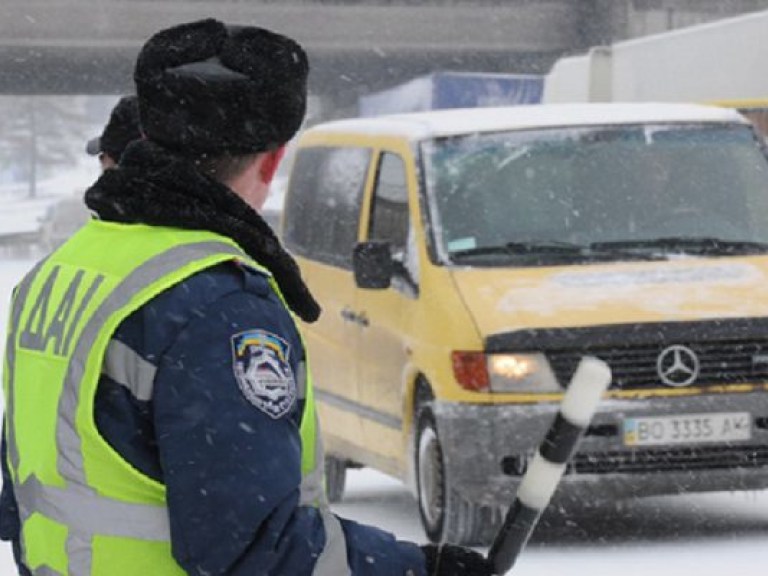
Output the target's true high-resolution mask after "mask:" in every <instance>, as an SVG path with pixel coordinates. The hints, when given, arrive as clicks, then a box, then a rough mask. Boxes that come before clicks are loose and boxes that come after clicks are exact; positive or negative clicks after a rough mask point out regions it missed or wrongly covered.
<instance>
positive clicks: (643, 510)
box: [0, 260, 768, 576]
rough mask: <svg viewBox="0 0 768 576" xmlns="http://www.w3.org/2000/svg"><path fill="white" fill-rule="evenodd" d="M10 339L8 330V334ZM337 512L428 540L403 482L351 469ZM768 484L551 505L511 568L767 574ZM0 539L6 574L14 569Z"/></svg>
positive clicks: (550, 574) (0, 315)
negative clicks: (572, 505) (575, 505)
mask: <svg viewBox="0 0 768 576" xmlns="http://www.w3.org/2000/svg"><path fill="white" fill-rule="evenodd" d="M30 265H31V263H30V262H24V261H21V262H12V261H1V260H0V303H1V304H0V337H2V335H3V333H4V329H5V323H6V320H7V308H6V304H7V302H8V297H9V294H10V290H11V286H12V285H13V284H14V283H15V282H16V280H17V279H18V277H19V276H20V275H21V274H22V273H23V272H24V271H26V270H27V269H28V268H29V267H30ZM2 341H4V338H3V340H2ZM335 511H336V512H337V513H338V514H339V515H341V516H344V517H346V518H351V519H354V520H357V521H360V522H363V523H368V524H375V525H377V526H379V527H381V528H384V529H386V530H389V531H391V532H394V533H395V534H397V535H398V537H400V538H402V539H408V540H414V541H417V542H423V540H424V536H423V534H422V531H421V528H420V526H419V522H418V512H417V510H416V506H415V503H414V501H413V499H412V497H411V496H410V494H409V493H408V492H407V491H406V489H405V488H404V487H403V486H402V484H400V483H399V482H398V481H396V480H393V479H391V478H388V477H387V476H384V475H381V474H378V473H376V472H373V471H370V470H353V471H351V472H350V473H349V477H348V488H347V492H346V495H345V498H344V500H343V501H342V502H341V503H340V504H338V505H336V506H335ZM767 567H768V491H763V492H750V493H738V494H723V493H718V494H706V495H695V496H684V497H668V498H655V499H646V500H638V501H635V502H632V503H629V504H625V505H622V506H618V505H610V506H600V507H597V506H582V507H580V508H579V509H568V510H550V511H548V512H547V513H546V514H545V515H544V517H543V518H542V522H541V524H540V525H539V527H538V528H537V530H536V532H535V533H534V535H533V538H532V539H531V542H530V543H529V545H528V547H527V548H526V550H524V552H523V554H522V555H521V557H520V559H519V560H518V562H517V564H516V566H515V567H514V569H513V571H512V574H514V575H515V576H723V575H725V574H727V575H729V576H758V575H760V576H762V575H763V574H765V573H766V570H768V568H767ZM15 573H16V572H15V570H14V565H13V562H12V560H11V554H10V547H9V546H7V545H0V576H11V575H13V574H15Z"/></svg>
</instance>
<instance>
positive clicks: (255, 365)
mask: <svg viewBox="0 0 768 576" xmlns="http://www.w3.org/2000/svg"><path fill="white" fill-rule="evenodd" d="M290 348H291V347H290V345H289V344H288V342H286V341H285V340H283V339H282V338H280V337H279V336H277V335H275V334H272V333H271V332H265V331H264V330H249V331H248V332H241V333H240V334H235V335H234V336H232V353H233V368H234V372H235V379H236V380H237V384H238V386H239V387H240V390H241V391H242V393H243V395H244V396H245V397H246V399H247V400H248V402H250V403H251V404H253V405H254V406H256V408H258V409H259V410H261V411H262V412H264V413H266V414H268V415H269V416H271V417H272V418H275V419H277V418H280V417H281V416H284V415H285V414H286V413H287V412H288V411H289V410H290V409H291V406H293V403H294V402H295V401H296V381H295V380H294V377H293V371H292V370H291V365H290V363H289V362H288V359H289V356H290Z"/></svg>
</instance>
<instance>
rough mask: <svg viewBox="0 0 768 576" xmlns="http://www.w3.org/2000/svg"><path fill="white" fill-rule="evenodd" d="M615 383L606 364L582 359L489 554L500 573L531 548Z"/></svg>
mask: <svg viewBox="0 0 768 576" xmlns="http://www.w3.org/2000/svg"><path fill="white" fill-rule="evenodd" d="M610 383H611V369H610V368H609V367H608V365H607V364H606V363H605V362H603V361H602V360H599V359H597V358H594V357H591V356H585V357H584V358H582V359H581V362H580V363H579V366H578V368H577V369H576V372H575V373H574V375H573V378H571V382H570V384H569V385H568V389H567V390H566V392H565V395H564V396H563V401H562V404H561V405H560V410H559V411H558V413H557V416H555V420H554V422H552V426H550V427H549V431H548V432H547V435H546V437H545V438H544V441H543V442H542V443H541V445H540V446H539V450H538V452H537V453H536V455H535V456H534V457H533V460H531V463H530V465H529V466H528V470H526V472H525V475H524V476H523V478H522V480H521V481H520V485H519V486H518V488H517V494H516V496H515V501H514V502H513V503H512V506H510V508H509V510H507V515H506V517H505V518H504V524H502V526H501V528H500V529H499V532H498V534H496V538H495V540H494V541H493V545H492V546H491V549H490V551H489V552H488V560H489V561H490V562H491V563H492V564H493V567H494V574H506V573H507V572H508V571H509V570H510V569H511V568H512V565H513V564H514V563H515V560H517V556H518V555H519V554H520V552H521V551H522V549H523V548H524V547H525V544H526V543H527V542H528V538H530V536H531V534H532V533H533V529H534V528H535V527H536V523H537V522H538V521H539V517H540V516H541V513H542V512H543V511H544V509H545V508H546V507H547V504H548V503H549V501H550V499H551V498H552V494H554V492H555V489H556V488H557V485H558V483H559V482H560V478H561V477H562V475H563V473H564V472H565V467H566V464H567V463H568V460H570V458H571V455H572V454H573V452H574V450H575V448H576V445H577V444H578V442H579V440H580V439H581V437H582V436H583V434H584V431H585V430H586V429H587V426H589V422H590V420H592V416H593V415H594V413H595V410H596V409H597V405H598V404H599V403H600V398H601V396H602V395H603V392H605V390H607V389H608V385H609V384H610Z"/></svg>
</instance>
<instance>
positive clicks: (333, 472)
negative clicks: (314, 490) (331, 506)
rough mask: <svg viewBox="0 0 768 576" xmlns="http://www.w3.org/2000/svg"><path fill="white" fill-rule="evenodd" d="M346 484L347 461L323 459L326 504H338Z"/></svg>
mask: <svg viewBox="0 0 768 576" xmlns="http://www.w3.org/2000/svg"><path fill="white" fill-rule="evenodd" d="M346 482H347V461H346V460H341V459H339V458H336V457H335V456H327V455H326V457H325V495H326V497H327V498H328V502H331V503H333V502H340V501H341V498H342V496H343V495H344V486H345V485H346Z"/></svg>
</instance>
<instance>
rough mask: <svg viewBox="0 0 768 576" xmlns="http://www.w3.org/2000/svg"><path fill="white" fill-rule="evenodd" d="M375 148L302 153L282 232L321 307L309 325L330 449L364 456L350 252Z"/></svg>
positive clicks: (345, 455) (349, 456) (346, 456)
mask: <svg viewBox="0 0 768 576" xmlns="http://www.w3.org/2000/svg"><path fill="white" fill-rule="evenodd" d="M370 158H371V150H370V149H366V148H357V147H335V146H318V147H308V148H302V149H300V150H299V151H298V153H297V157H296V164H295V166H294V169H293V171H292V176H291V181H290V184H289V189H288V192H287V195H286V205H285V218H284V229H283V237H284V242H285V245H286V247H287V248H288V249H289V250H290V251H291V252H292V253H293V254H294V255H295V256H296V257H297V261H298V264H299V266H300V267H301V272H302V276H303V277H304V279H305V281H306V283H307V285H308V286H309V289H310V290H311V292H312V293H313V295H314V296H315V299H316V300H317V301H318V302H319V303H320V306H321V307H322V313H321V314H320V318H319V320H318V321H317V322H315V323H313V324H305V325H304V335H305V339H306V343H307V348H308V350H309V360H310V367H311V370H312V375H313V381H314V387H315V396H316V398H317V406H318V413H319V416H320V422H321V427H322V431H323V438H324V440H325V448H326V451H327V452H328V453H329V454H330V455H333V456H336V457H342V458H343V459H351V460H358V461H359V460H360V459H361V456H362V455H361V446H364V444H363V443H362V428H361V423H360V416H359V413H358V412H359V410H358V405H359V398H358V387H357V379H356V377H355V370H356V362H355V357H356V354H357V342H358V340H357V324H355V322H354V317H353V314H354V309H355V297H356V295H355V282H354V278H353V275H352V250H353V248H354V245H355V243H356V241H357V237H358V234H359V224H360V204H361V202H362V196H363V188H364V186H365V183H366V180H367V178H368V173H369V169H370Z"/></svg>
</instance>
